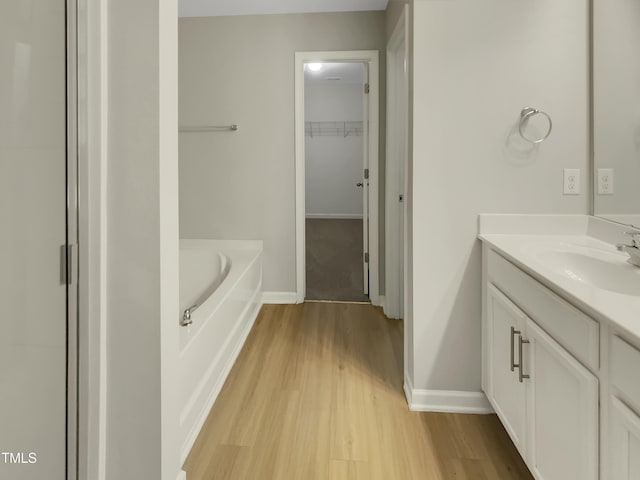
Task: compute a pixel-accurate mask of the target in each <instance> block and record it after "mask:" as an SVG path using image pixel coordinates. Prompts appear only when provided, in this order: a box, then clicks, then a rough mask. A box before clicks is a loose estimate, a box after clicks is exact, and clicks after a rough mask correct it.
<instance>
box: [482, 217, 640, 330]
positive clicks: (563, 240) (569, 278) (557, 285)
mask: <svg viewBox="0 0 640 480" xmlns="http://www.w3.org/2000/svg"><path fill="white" fill-rule="evenodd" d="M621 228H623V227H621ZM570 233H571V234H557V235H544V234H540V233H538V232H536V233H535V234H529V233H488V232H486V230H485V232H483V231H482V229H481V233H480V235H479V236H478V238H480V240H482V241H483V242H485V243H486V244H488V245H489V246H491V248H492V249H494V250H496V251H497V252H498V253H500V254H501V255H502V256H504V257H506V258H508V259H509V260H511V261H512V262H513V263H515V264H516V265H517V266H519V267H520V268H521V269H522V270H524V271H525V272H527V273H528V274H529V275H531V276H532V277H534V278H536V279H537V280H538V281H540V282H541V283H543V284H544V285H546V286H547V287H549V288H550V289H551V290H553V291H555V292H556V293H557V294H558V295H560V296H561V297H564V298H565V299H566V300H568V301H569V302H570V303H572V304H574V305H575V306H576V307H578V308H579V309H581V310H583V311H584V312H585V313H587V314H588V315H590V316H592V317H593V318H595V319H596V320H599V321H606V322H609V323H610V324H611V325H612V326H614V327H615V328H616V329H618V330H621V331H623V332H624V333H626V334H628V335H632V336H633V337H634V339H635V341H637V342H640V291H638V292H637V294H636V293H635V291H634V288H630V289H629V291H627V292H626V293H619V292H616V291H611V290H607V289H604V288H600V287H598V286H595V285H593V284H592V283H591V282H588V281H584V280H583V279H582V278H580V276H579V275H576V274H575V273H573V272H572V271H571V268H564V265H562V264H561V262H560V261H558V262H555V263H554V262H550V261H549V256H548V255H547V257H545V256H544V253H545V252H546V253H548V252H550V251H553V252H558V251H559V252H564V253H567V252H572V253H577V254H580V253H585V254H587V253H588V255H589V256H592V257H595V258H596V259H597V258H598V257H599V256H600V257H602V258H603V259H607V261H608V262H609V263H608V264H610V265H611V268H615V269H618V268H620V269H626V270H625V271H624V273H625V275H627V276H633V278H634V279H635V275H638V278H640V268H637V267H634V266H632V265H630V264H628V263H626V259H627V258H628V256H627V255H626V254H623V253H620V252H617V251H616V249H615V246H614V245H613V244H612V243H607V242H605V241H603V240H601V239H599V238H596V237H594V236H590V235H588V234H587V233H588V232H587V231H585V232H584V233H582V234H576V233H578V232H575V231H571V232H570ZM552 258H553V257H552ZM560 258H562V257H560ZM611 260H613V261H611ZM596 271H597V270H596ZM604 274H605V273H604V272H603V275H604ZM630 278H631V277H630Z"/></svg>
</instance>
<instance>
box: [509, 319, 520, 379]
mask: <svg viewBox="0 0 640 480" xmlns="http://www.w3.org/2000/svg"><path fill="white" fill-rule="evenodd" d="M516 335H520V332H519V331H518V330H516V329H515V328H514V327H511V371H512V372H513V371H514V370H515V368H516V367H518V368H520V365H518V364H517V363H515V362H514V359H515V342H514V340H513V338H514V337H515V336H516Z"/></svg>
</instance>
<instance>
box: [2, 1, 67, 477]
mask: <svg viewBox="0 0 640 480" xmlns="http://www.w3.org/2000/svg"><path fill="white" fill-rule="evenodd" d="M66 37H67V26H66V2H65V0H29V1H23V0H16V1H3V2H0V478H2V479H11V480H41V479H47V480H64V479H66V478H67V474H66V471H67V427H66V426H67V385H68V384H67V358H68V355H67V350H68V348H67V329H68V321H67V318H68V314H67V296H68V291H67V285H66V279H65V278H64V277H65V274H66V272H65V271H66V260H65V259H64V258H62V257H61V252H62V251H63V246H64V245H66V244H67V243H68V240H67V218H66V217H67V201H68V199H67V174H66V171H67V71H66V68H67V67H66V65H67V62H66Z"/></svg>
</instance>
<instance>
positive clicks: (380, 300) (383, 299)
mask: <svg viewBox="0 0 640 480" xmlns="http://www.w3.org/2000/svg"><path fill="white" fill-rule="evenodd" d="M386 300H387V298H386V297H385V296H384V295H378V303H377V304H375V305H376V307H382V310H384V308H385V306H386Z"/></svg>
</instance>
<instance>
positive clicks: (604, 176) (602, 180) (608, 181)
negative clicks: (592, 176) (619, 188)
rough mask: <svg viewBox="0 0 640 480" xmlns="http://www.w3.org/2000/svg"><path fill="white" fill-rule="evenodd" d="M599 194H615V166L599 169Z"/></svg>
mask: <svg viewBox="0 0 640 480" xmlns="http://www.w3.org/2000/svg"><path fill="white" fill-rule="evenodd" d="M598 195H613V168H599V169H598Z"/></svg>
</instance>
